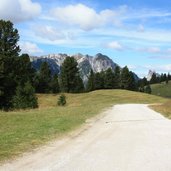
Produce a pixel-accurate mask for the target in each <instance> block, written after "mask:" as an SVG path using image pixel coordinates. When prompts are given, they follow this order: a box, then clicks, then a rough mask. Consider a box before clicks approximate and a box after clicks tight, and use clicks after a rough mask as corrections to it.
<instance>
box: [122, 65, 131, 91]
mask: <svg viewBox="0 0 171 171" xmlns="http://www.w3.org/2000/svg"><path fill="white" fill-rule="evenodd" d="M129 83H130V73H129V69H128V67H127V66H125V67H124V68H122V71H121V88H122V89H129Z"/></svg>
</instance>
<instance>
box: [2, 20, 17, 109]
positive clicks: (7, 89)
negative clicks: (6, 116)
mask: <svg viewBox="0 0 171 171" xmlns="http://www.w3.org/2000/svg"><path fill="white" fill-rule="evenodd" d="M18 40H19V34H18V30H17V29H14V28H13V24H12V23H11V22H10V21H4V20H0V83H1V85H0V109H8V108H10V107H11V105H12V103H11V100H12V97H13V96H14V94H15V89H16V86H17V82H16V77H17V70H18V67H17V64H18V63H17V58H18V54H19V52H20V48H19V46H18V44H17V42H18Z"/></svg>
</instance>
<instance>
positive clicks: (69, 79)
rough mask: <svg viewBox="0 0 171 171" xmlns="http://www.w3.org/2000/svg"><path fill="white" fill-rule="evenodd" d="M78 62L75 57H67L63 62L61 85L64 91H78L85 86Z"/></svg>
mask: <svg viewBox="0 0 171 171" xmlns="http://www.w3.org/2000/svg"><path fill="white" fill-rule="evenodd" d="M82 85H83V83H82V80H81V78H80V74H79V70H78V63H77V61H76V60H75V59H74V58H73V57H66V59H65V60H64V62H63V64H62V68H61V74H60V86H61V90H62V91H63V92H70V93H76V92H80V89H82V88H83V86H82Z"/></svg>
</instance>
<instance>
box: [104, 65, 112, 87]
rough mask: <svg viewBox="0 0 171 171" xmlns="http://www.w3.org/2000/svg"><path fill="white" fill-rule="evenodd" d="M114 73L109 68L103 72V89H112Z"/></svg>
mask: <svg viewBox="0 0 171 171" xmlns="http://www.w3.org/2000/svg"><path fill="white" fill-rule="evenodd" d="M114 79H115V78H114V73H113V71H112V69H111V68H108V69H107V70H106V72H105V80H104V87H105V88H106V89H113V88H114Z"/></svg>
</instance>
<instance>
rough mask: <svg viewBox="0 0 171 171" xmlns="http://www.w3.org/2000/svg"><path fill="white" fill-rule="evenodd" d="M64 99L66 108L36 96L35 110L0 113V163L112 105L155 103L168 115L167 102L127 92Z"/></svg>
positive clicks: (53, 98)
mask: <svg viewBox="0 0 171 171" xmlns="http://www.w3.org/2000/svg"><path fill="white" fill-rule="evenodd" d="M65 95H66V100H67V105H66V106H65V107H62V106H57V99H58V97H59V95H52V94H38V95H37V96H38V101H39V108H38V109H32V110H20V111H11V112H4V111H0V162H3V161H4V160H6V159H12V158H14V157H16V156H18V155H20V154H22V153H23V152H26V151H29V150H32V149H34V148H36V147H38V146H40V145H42V144H45V143H46V142H48V141H50V140H53V139H56V138H60V137H61V136H63V135H66V134H67V133H68V132H69V131H71V130H74V129H76V128H78V127H79V126H80V125H82V124H83V123H85V121H86V119H88V118H91V117H93V116H95V115H97V114H98V113H100V112H102V111H104V110H105V109H107V108H108V107H111V106H113V105H115V104H122V103H143V104H144V103H145V104H154V103H158V104H162V105H163V106H162V105H158V106H156V108H155V110H158V111H161V112H164V113H165V111H163V109H162V107H164V108H165V106H166V105H167V108H168V112H170V111H171V107H170V105H169V104H167V103H169V102H168V99H165V98H162V97H159V96H154V95H148V94H144V93H138V92H132V91H126V90H98V91H93V92H90V93H82V94H65ZM157 107H158V108H157ZM166 113H167V112H166Z"/></svg>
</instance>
